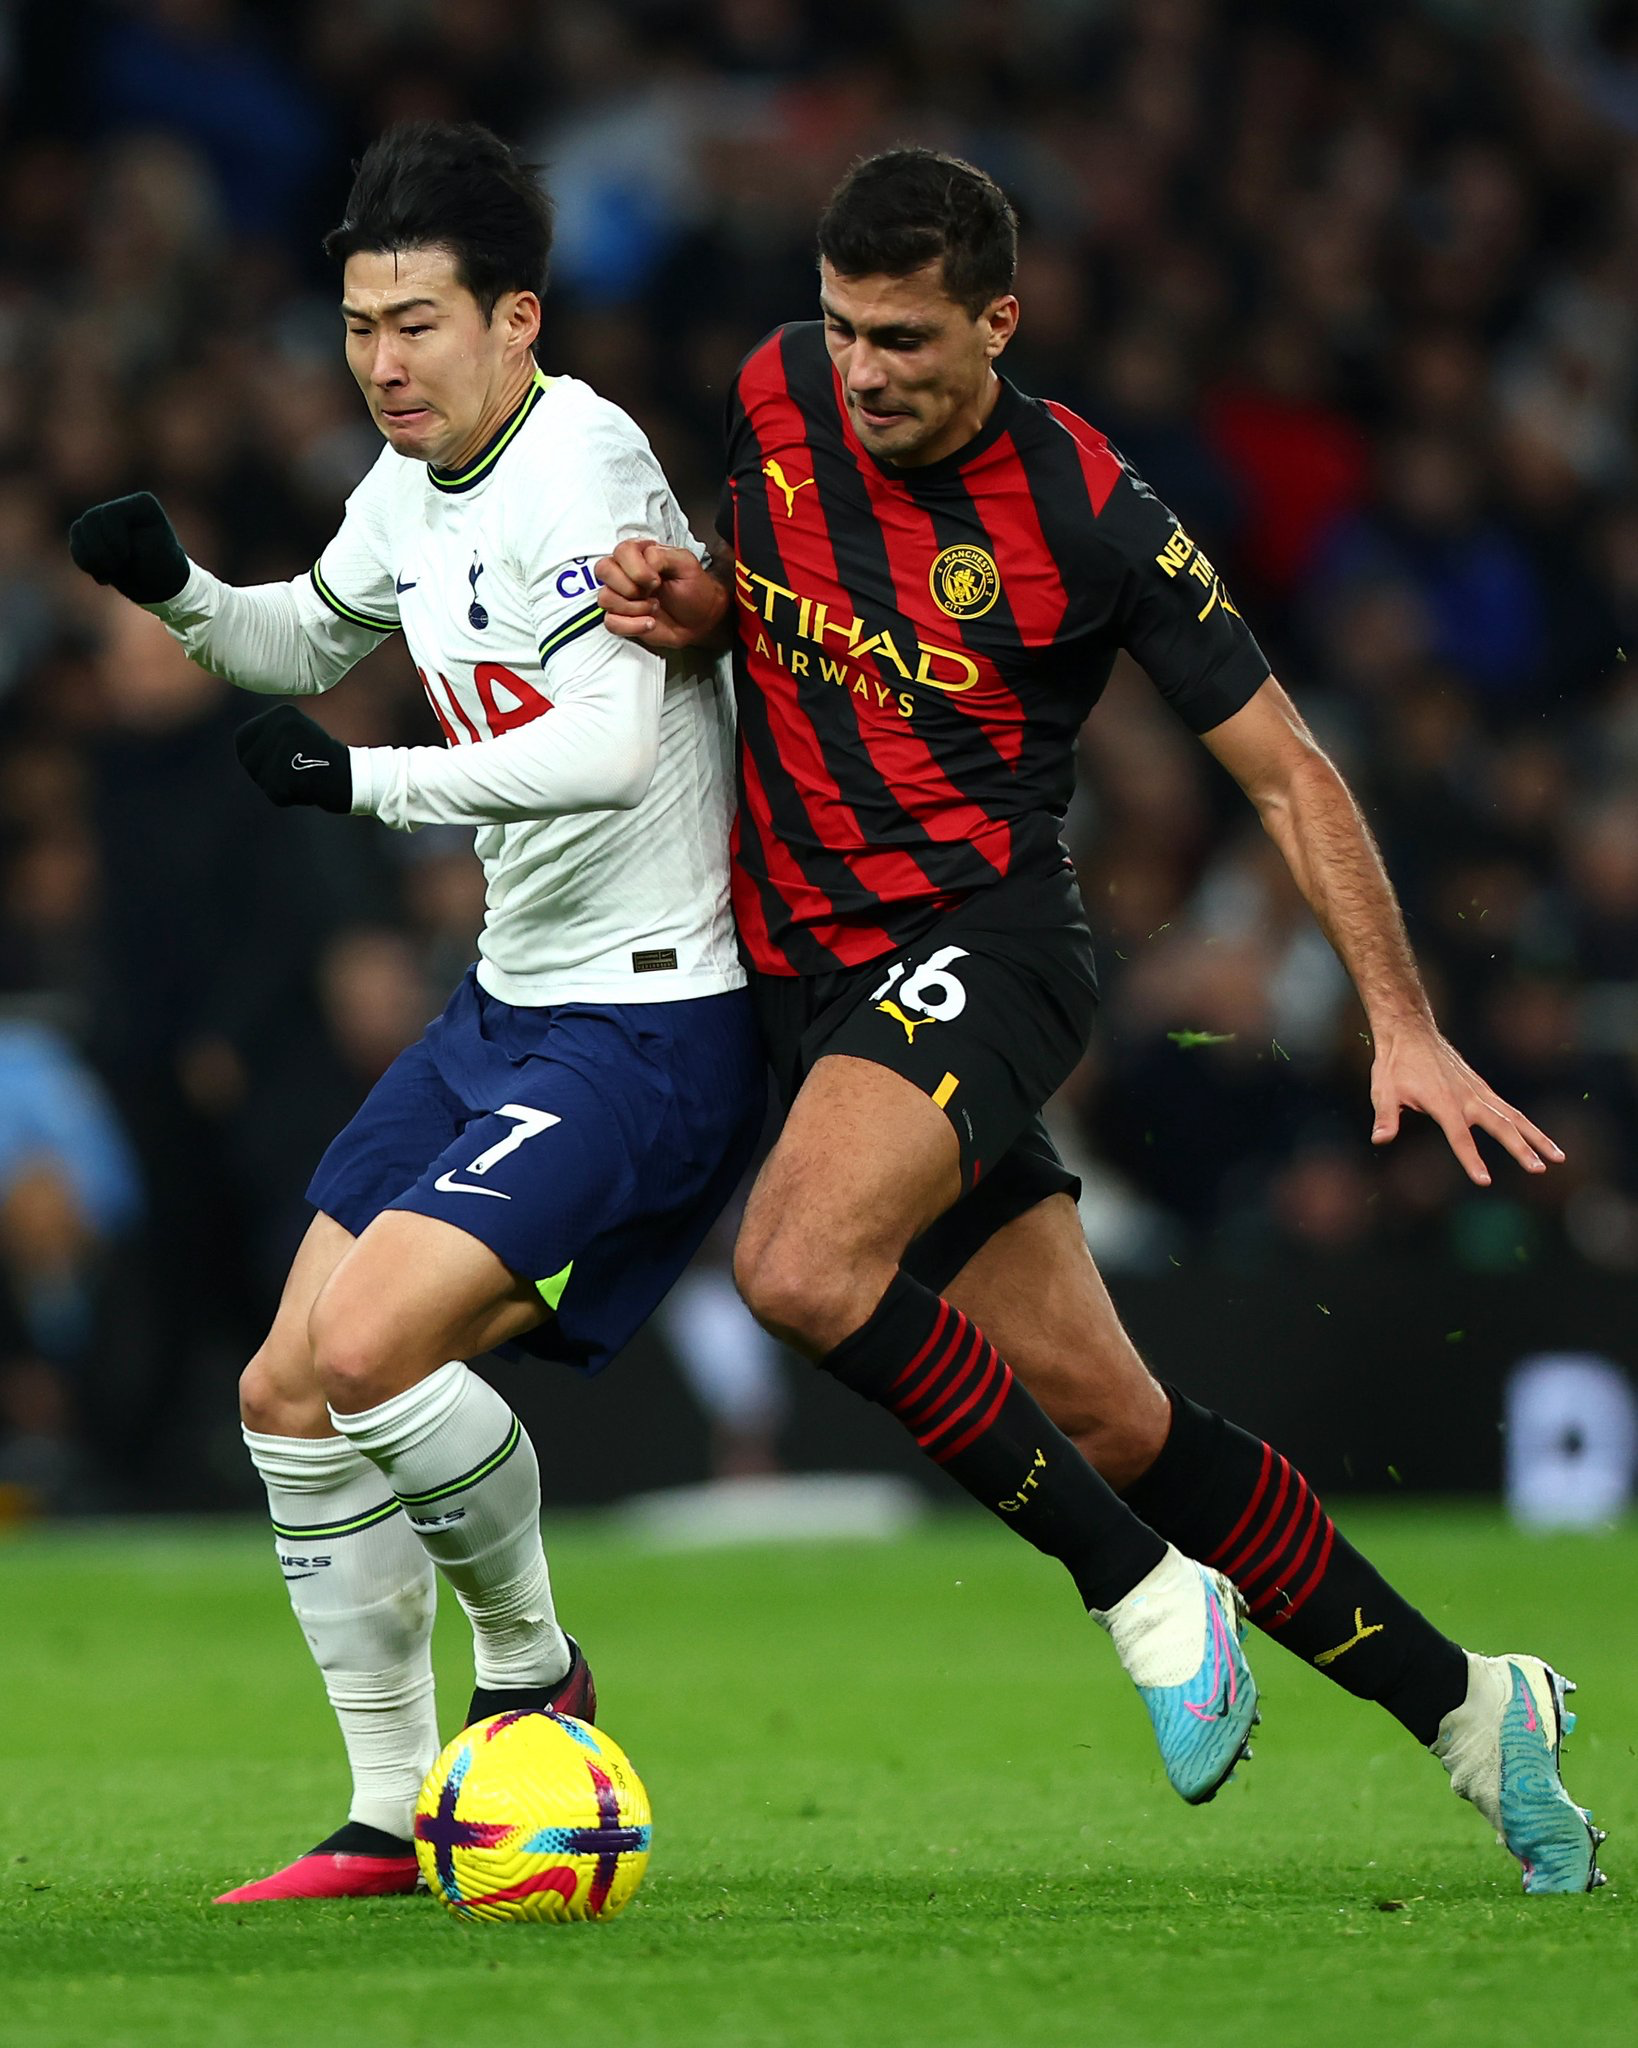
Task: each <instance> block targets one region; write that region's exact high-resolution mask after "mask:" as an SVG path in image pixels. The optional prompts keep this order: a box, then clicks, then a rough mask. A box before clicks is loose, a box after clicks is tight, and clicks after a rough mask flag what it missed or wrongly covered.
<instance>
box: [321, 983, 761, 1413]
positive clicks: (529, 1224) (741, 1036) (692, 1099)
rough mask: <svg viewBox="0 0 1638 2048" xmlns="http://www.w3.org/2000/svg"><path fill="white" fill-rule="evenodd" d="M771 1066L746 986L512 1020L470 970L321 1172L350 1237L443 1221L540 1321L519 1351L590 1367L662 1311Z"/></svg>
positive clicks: (737, 1162)
mask: <svg viewBox="0 0 1638 2048" xmlns="http://www.w3.org/2000/svg"><path fill="white" fill-rule="evenodd" d="M766 1085H767V1084H766V1069H765V1067H764V1064H763V1054H762V1043H761V1038H760V1036H759V1034H758V1031H757V1026H756V1020H755V1016H754V1014H753V1011H752V1007H751V999H750V997H749V995H748V994H747V993H746V991H745V990H743V989H735V990H731V991H729V992H728V993H726V994H723V995H712V996H697V997H695V998H694V999H693V1000H692V1001H688V1002H673V1003H607V1004H601V1003H560V1004H556V1005H554V1006H552V1007H551V1008H548V1009H524V1008H521V1007H519V1006H517V1005H515V1004H512V1003H503V1002H499V1001H497V1000H496V998H495V997H493V996H491V995H487V994H485V992H484V991H483V990H482V989H481V988H480V987H479V986H478V983H477V979H476V976H475V974H474V973H473V972H471V971H469V972H468V973H467V975H466V976H465V978H464V979H463V980H462V982H461V984H460V986H459V987H458V988H457V989H456V991H455V993H454V995H453V996H451V997H450V999H449V1003H448V1006H447V1007H446V1009H445V1010H444V1013H443V1015H442V1016H441V1017H439V1018H437V1019H436V1020H435V1021H434V1022H433V1023H432V1024H430V1025H429V1026H428V1027H427V1030H426V1032H425V1033H424V1034H423V1035H422V1037H420V1038H419V1039H417V1040H416V1042H415V1044H414V1045H412V1046H410V1047H409V1048H408V1049H407V1050H406V1051H404V1052H402V1053H400V1054H399V1056H398V1058H397V1059H395V1060H394V1061H393V1063H392V1065H391V1066H390V1067H389V1068H388V1069H387V1071H386V1072H385V1073H384V1074H383V1075H382V1076H381V1079H380V1080H379V1081H377V1082H376V1084H375V1086H374V1087H373V1088H372V1089H371V1090H370V1092H369V1094H368V1096H366V1098H365V1100H364V1105H363V1107H362V1108H361V1109H360V1110H359V1112H358V1114H357V1116H355V1117H354V1118H353V1120H352V1122H351V1123H350V1124H348V1126H347V1128H346V1129H345V1130H344V1131H343V1132H342V1133H341V1135H340V1136H339V1137H338V1138H337V1139H336V1140H335V1142H334V1143H333V1144H332V1145H331V1146H330V1148H329V1150H328V1151H327V1152H326V1153H325V1155H324V1157H323V1158H322V1159H321V1160H320V1161H319V1166H318V1171H317V1172H316V1173H315V1174H314V1175H313V1179H312V1183H311V1185H310V1186H309V1187H308V1190H307V1199H308V1200H309V1201H310V1202H311V1203H313V1205H314V1206H315V1207H316V1208H319V1209H322V1210H323V1211H324V1213H325V1214H326V1215H327V1216H331V1217H333V1218H334V1219H335V1221H336V1222H337V1223H339V1224H340V1225H341V1227H342V1228H343V1229H344V1230H348V1231H351V1233H352V1234H353V1236H355V1237H358V1236H361V1235H362V1233H363V1232H364V1230H365V1228H366V1227H367V1225H369V1224H370V1223H371V1222H372V1221H373V1220H374V1219H375V1218H376V1217H377V1216H379V1215H380V1214H381V1212H382V1210H384V1209H413V1210H415V1211H416V1212H417V1213H418V1214H419V1215H422V1216H436V1217H437V1218H438V1219H439V1221H440V1222H443V1223H453V1224H454V1225H455V1227H456V1228H457V1229H458V1230H464V1231H466V1232H467V1233H468V1234H469V1235H470V1236H472V1237H475V1238H477V1239H478V1240H479V1241H480V1242H481V1243H483V1244H486V1245H488V1246H489V1248H490V1250H491V1251H493V1252H494V1253H495V1255H496V1256H497V1257H498V1258H499V1259H500V1260H501V1261H502V1262H503V1263H504V1264H505V1265H506V1266H508V1267H509V1268H510V1269H511V1270H512V1272H514V1273H516V1274H517V1275H518V1276H519V1277H520V1278H522V1279H526V1280H529V1281H532V1282H533V1283H534V1284H535V1285H536V1286H537V1287H538V1288H539V1289H540V1293H541V1296H542V1299H543V1300H544V1301H545V1303H546V1306H547V1307H548V1308H549V1309H550V1310H552V1311H553V1313H552V1314H551V1315H550V1316H548V1318H547V1320H546V1322H545V1323H544V1324H543V1325H542V1326H541V1327H540V1328H539V1329H536V1330H532V1331H530V1332H529V1334H528V1335H527V1336H525V1337H522V1338H519V1339H518V1340H517V1343H516V1345H515V1347H514V1346H511V1345H508V1346H505V1347H502V1348H503V1349H505V1350H508V1351H510V1350H512V1349H514V1348H515V1349H517V1350H520V1351H524V1352H528V1353H530V1354H531V1355H533V1356H535V1357H544V1358H553V1359H559V1360H562V1361H563V1362H564V1363H566V1364H570V1365H577V1366H580V1367H582V1368H583V1369H584V1370H586V1371H587V1372H598V1371H600V1370H601V1369H602V1368H603V1367H604V1366H605V1365H607V1364H608V1363H609V1361H610V1359H612V1358H613V1357H614V1355H615V1353H616V1352H617V1351H619V1350H620V1348H621V1347H622V1346H623V1345H624V1344H625V1343H626V1342H627V1341H628V1340H629V1339H630V1337H631V1336H632V1335H633V1333H634V1332H635V1331H636V1330H637V1328H638V1326H639V1325H640V1324H641V1323H642V1322H643V1321H644V1320H645V1318H646V1317H647V1316H648V1315H649V1314H650V1313H651V1312H652V1311H653V1309H654V1308H655V1307H657V1306H658V1304H659V1302H660V1300H661V1299H662V1297H663V1296H664V1295H665V1293H666V1291H667V1290H668V1289H669V1288H670V1286H671V1284H672V1282H673V1281H674V1280H676V1278H677V1276H678V1275H679V1274H680V1273H681V1272H682V1270H683V1268H684V1267H685V1266H686V1265H687V1264H688V1261H689V1260H690V1259H691V1258H692V1257H693V1255H694V1253H695V1251H696V1250H697V1249H698V1247H699V1244H700V1241H701V1239H702V1238H703V1237H704V1236H705V1234H706V1232H707V1230H709V1229H710V1227H711V1224H712V1222H713V1221H714V1220H715V1218H716V1216H717V1214H718V1212H719V1211H720V1210H721V1208H722V1206H723V1204H724V1203H725V1202H726V1201H727V1200H728V1197H729V1196H730V1195H731V1194H732V1193H733V1191H734V1188H735V1185H736V1184H737V1182H738V1181H739V1178H740V1176H741V1174H742V1173H743V1172H744V1171H745V1168H746V1166H747V1164H748V1163H749V1161H750V1158H751V1155H752V1152H753V1151H754V1149H755V1147H756V1143H757V1139H758V1136H759V1134H760V1132H761V1129H762V1113H763V1103H764V1097H765V1091H766Z"/></svg>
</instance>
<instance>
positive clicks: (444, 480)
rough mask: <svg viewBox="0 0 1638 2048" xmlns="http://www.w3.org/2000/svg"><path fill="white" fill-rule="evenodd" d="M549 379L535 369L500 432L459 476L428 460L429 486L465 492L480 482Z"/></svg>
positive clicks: (508, 442)
mask: <svg viewBox="0 0 1638 2048" xmlns="http://www.w3.org/2000/svg"><path fill="white" fill-rule="evenodd" d="M551 381H552V380H551V378H550V377H548V376H547V375H546V374H545V372H544V371H542V370H538V369H537V370H536V372H535V377H534V382H533V383H532V384H531V385H530V386H529V389H528V390H527V391H526V392H525V393H524V397H523V403H522V404H521V405H520V406H519V407H518V409H517V411H516V412H515V413H513V415H512V417H511V418H510V419H509V420H508V421H507V422H506V424H505V426H504V427H502V428H501V430H500V432H499V433H498V434H497V435H496V436H495V438H494V440H493V441H491V442H490V444H489V446H488V447H487V448H486V449H484V451H483V453H482V454H481V455H480V456H479V457H478V458H477V460H476V461H475V462H473V463H472V464H471V465H470V467H468V468H466V469H463V470H462V471H461V473H460V475H459V476H452V475H451V474H450V472H449V471H448V470H447V469H438V468H436V467H435V466H434V465H433V464H432V463H430V462H429V463H428V464H427V475H428V476H429V477H430V478H431V479H432V487H433V489H434V490H435V491H469V490H471V488H472V486H473V485H474V484H475V483H478V482H480V481H481V480H482V479H483V478H484V477H486V476H487V475H488V474H489V472H490V471H491V470H492V469H493V468H494V466H495V464H496V463H497V462H499V461H500V459H501V457H502V456H503V455H504V454H505V453H506V451H507V449H508V448H509V447H510V446H511V445H512V442H513V441H514V439H515V438H516V436H517V432H518V429H519V428H520V427H521V426H522V425H523V423H524V421H525V420H526V419H527V418H528V417H529V415H530V413H532V412H533V411H534V409H535V407H536V406H537V405H539V403H540V401H541V397H542V394H543V393H544V392H545V390H546V387H547V385H548V384H550V383H551Z"/></svg>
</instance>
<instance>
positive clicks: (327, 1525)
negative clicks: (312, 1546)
mask: <svg viewBox="0 0 1638 2048" xmlns="http://www.w3.org/2000/svg"><path fill="white" fill-rule="evenodd" d="M397 1512H398V1502H397V1500H396V1499H393V1498H389V1499H387V1500H384V1501H382V1503H381V1504H380V1506H379V1507H373V1508H366V1509H365V1511H364V1513H363V1514H361V1515H353V1516H352V1517H351V1518H350V1519H349V1520H347V1521H345V1522H312V1523H308V1524H306V1525H304V1526H301V1527H297V1526H296V1525H295V1524H293V1523H288V1522H275V1523H274V1524H273V1534H274V1535H275V1536H277V1537H278V1539H279V1541H280V1542H281V1543H313V1542H318V1541H323V1542H331V1541H333V1540H334V1539H335V1538H336V1537H337V1536H356V1535H357V1534H358V1532H359V1531H360V1530H361V1529H373V1528H374V1527H375V1525H376V1523H377V1522H385V1521H387V1520H388V1519H389V1518H390V1517H391V1516H393V1515H396V1514H397Z"/></svg>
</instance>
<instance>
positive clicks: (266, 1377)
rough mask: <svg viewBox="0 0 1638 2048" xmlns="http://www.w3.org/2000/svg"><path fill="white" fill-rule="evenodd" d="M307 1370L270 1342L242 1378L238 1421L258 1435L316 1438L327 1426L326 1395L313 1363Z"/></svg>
mask: <svg viewBox="0 0 1638 2048" xmlns="http://www.w3.org/2000/svg"><path fill="white" fill-rule="evenodd" d="M301 1365H302V1367H303V1368H304V1370H297V1369H296V1362H295V1361H293V1360H291V1359H289V1358H287V1357H285V1356H284V1355H283V1353H282V1352H281V1351H280V1349H279V1348H278V1347H277V1346H276V1345H275V1343H274V1342H273V1340H272V1339H269V1341H268V1342H267V1343H265V1344H264V1345H263V1346H262V1347H261V1349H260V1350H259V1351H258V1352H257V1353H256V1355H255V1356H254V1357H253V1358H252V1359H251V1361H250V1363H249V1364H248V1365H247V1366H246V1367H245V1369H244V1371H243V1372H242V1373H241V1374H240V1375H239V1419H240V1421H241V1422H243V1424H244V1426H245V1428H246V1429H249V1430H254V1431H255V1432H256V1434H257V1435H258V1436H313V1435H316V1434H318V1433H320V1432H321V1431H322V1430H323V1429H324V1428H325V1426H326V1417H325V1412H324V1395H323V1393H322V1392H321V1391H320V1388H319V1383H318V1380H317V1378H316V1377H315V1376H314V1373H313V1371H312V1367H311V1364H310V1363H309V1362H308V1361H306V1360H303V1361H301Z"/></svg>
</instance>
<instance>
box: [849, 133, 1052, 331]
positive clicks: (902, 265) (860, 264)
mask: <svg viewBox="0 0 1638 2048" xmlns="http://www.w3.org/2000/svg"><path fill="white" fill-rule="evenodd" d="M819 254H820V255H821V256H822V257H824V258H825V260H826V262H828V263H829V264H830V266H831V268H832V269H833V270H834V271H836V272H837V273H838V274H839V275H840V276H842V277H908V276H909V275H910V273H911V272H912V271H913V270H920V269H921V268H922V267H923V265H925V264H928V263H932V262H934V261H935V260H938V259H940V258H942V260H943V264H944V289H945V291H946V292H948V294H949V295H950V297H951V298H952V299H954V300H955V302H956V304H957V305H958V306H965V307H966V309H967V311H968V312H969V313H973V314H978V313H981V312H982V311H983V309H984V308H985V307H986V306H987V305H989V304H990V302H991V301H992V300H994V299H998V298H1000V297H1001V296H1002V295H1003V293H1005V292H1010V291H1011V290H1012V280H1013V276H1014V273H1015V272H1016V270H1017V268H1018V216H1017V214H1015V213H1014V212H1013V210H1012V206H1011V203H1010V202H1009V200H1008V198H1007V195H1006V194H1005V193H1004V192H1003V191H1002V190H1001V187H1000V186H999V185H998V184H997V183H996V182H995V180H994V179H993V178H991V177H989V176H987V175H986V174H985V173H984V172H983V171H981V170H979V169H978V168H977V167H976V166H975V165H973V164H969V163H963V161H962V160H961V158H960V157H958V156H945V155H944V154H943V153H942V151H940V150H936V149H889V150H884V151H883V152H882V154H881V155H880V156H867V157H861V158H860V160H859V161H858V162H857V163H856V164H855V165H854V166H853V168H852V169H851V170H850V171H849V172H848V174H847V176H846V177H845V178H844V179H843V180H842V182H841V183H840V184H839V185H838V186H837V187H836V190H835V191H834V192H833V193H832V194H831V195H830V199H829V201H828V202H827V203H826V206H825V210H824V212H823V213H822V214H821V215H820V217H819Z"/></svg>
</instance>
